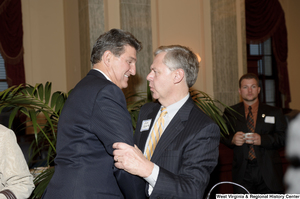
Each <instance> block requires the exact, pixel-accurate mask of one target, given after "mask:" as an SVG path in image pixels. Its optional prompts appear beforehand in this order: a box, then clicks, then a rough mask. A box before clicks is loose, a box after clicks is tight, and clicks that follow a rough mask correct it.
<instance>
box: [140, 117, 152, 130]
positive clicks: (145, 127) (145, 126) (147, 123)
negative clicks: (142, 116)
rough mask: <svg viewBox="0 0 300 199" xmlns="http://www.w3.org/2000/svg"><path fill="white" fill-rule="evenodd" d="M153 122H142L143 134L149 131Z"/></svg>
mask: <svg viewBox="0 0 300 199" xmlns="http://www.w3.org/2000/svg"><path fill="white" fill-rule="evenodd" d="M151 121H152V119H149V120H143V122H142V127H141V132H142V131H147V130H149V128H150V124H151Z"/></svg>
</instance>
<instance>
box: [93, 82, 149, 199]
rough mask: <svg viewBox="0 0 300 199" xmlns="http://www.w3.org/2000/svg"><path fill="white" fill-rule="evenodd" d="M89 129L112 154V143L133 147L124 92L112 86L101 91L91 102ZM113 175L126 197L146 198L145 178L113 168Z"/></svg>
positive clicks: (131, 198)
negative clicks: (92, 109) (90, 126)
mask: <svg viewBox="0 0 300 199" xmlns="http://www.w3.org/2000/svg"><path fill="white" fill-rule="evenodd" d="M94 110H95V111H94V112H93V116H92V120H93V121H92V122H91V124H92V125H93V127H92V132H94V133H95V134H96V135H97V136H98V138H99V140H100V141H101V142H102V143H103V144H104V146H105V148H106V151H107V152H108V153H109V154H110V155H112V153H113V148H112V145H113V144H114V143H115V142H124V143H127V144H129V145H131V146H133V129H132V125H131V118H130V115H129V113H128V110H127V108H126V100H125V97H124V94H123V92H122V91H121V90H120V89H119V88H118V87H117V86H115V85H110V86H107V87H105V88H104V89H102V90H101V93H99V94H98V98H97V100H96V102H95V105H94ZM113 170H114V175H115V178H116V180H117V183H118V185H119V187H120V190H121V191H122V193H123V195H124V197H125V198H130V199H135V198H136V199H140V198H144V197H145V193H144V187H145V183H144V180H143V179H142V178H140V177H137V176H134V175H131V174H129V173H127V172H126V171H124V170H120V169H117V168H115V167H114V168H113Z"/></svg>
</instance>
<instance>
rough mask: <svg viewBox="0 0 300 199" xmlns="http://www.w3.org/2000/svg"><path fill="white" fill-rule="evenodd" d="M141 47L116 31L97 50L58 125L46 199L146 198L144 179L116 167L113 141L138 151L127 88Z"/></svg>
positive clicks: (133, 73) (129, 37) (107, 33)
mask: <svg viewBox="0 0 300 199" xmlns="http://www.w3.org/2000/svg"><path fill="white" fill-rule="evenodd" d="M140 49H141V43H140V42H139V41H138V40H137V39H136V38H135V37H134V36H133V35H131V34H130V33H128V32H125V31H122V30H118V29H112V30H110V31H108V32H106V33H104V34H103V35H101V36H100V37H99V38H98V40H97V41H96V44H95V45H94V47H93V51H92V55H91V62H92V64H93V69H92V70H91V71H90V72H89V73H88V74H87V76H86V77H85V78H83V79H82V80H81V81H80V82H79V83H78V84H77V85H76V86H75V88H74V89H73V91H72V92H71V94H70V96H69V97H68V99H67V101H66V103H65V105H64V108H63V110H62V113H61V116H60V118H59V123H58V132H57V156H56V158H55V173H54V175H53V177H52V179H51V181H50V183H49V185H48V187H47V189H46V191H45V193H44V196H43V198H45V199H54V198H55V199H59V198H62V199H77V198H78V199H84V198H86V199H91V198H93V199H94V198H99V199H100V198H101V199H103V198H118V199H119V198H128V199H132V198H136V199H141V198H144V197H145V193H144V192H143V189H144V183H143V179H142V178H140V177H137V176H133V175H130V174H128V173H127V172H125V171H123V170H119V169H117V168H115V167H114V159H113V156H112V153H113V148H112V145H113V143H114V142H118V141H119V142H125V143H127V144H129V145H132V146H133V129H132V125H131V118H130V115H129V113H128V111H127V108H126V100H125V97H124V94H123V92H122V90H121V89H122V88H126V87H127V85H128V84H127V82H128V78H129V76H130V75H135V72H136V68H135V63H136V52H137V51H139V50H140Z"/></svg>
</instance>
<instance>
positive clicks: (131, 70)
mask: <svg viewBox="0 0 300 199" xmlns="http://www.w3.org/2000/svg"><path fill="white" fill-rule="evenodd" d="M130 74H131V75H135V74H136V66H135V64H132V66H131V67H130Z"/></svg>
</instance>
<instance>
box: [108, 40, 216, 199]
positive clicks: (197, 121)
mask: <svg viewBox="0 0 300 199" xmlns="http://www.w3.org/2000/svg"><path fill="white" fill-rule="evenodd" d="M150 69H151V72H150V73H149V74H148V76H147V80H148V81H149V86H150V90H151V92H152V96H153V98H154V99H157V100H158V102H159V103H148V104H146V105H144V106H143V107H142V108H141V111H140V114H139V119H138V122H137V127H136V132H135V135H134V140H135V144H136V145H137V147H138V148H140V149H141V151H143V152H141V151H140V150H139V149H138V148H137V147H135V148H134V147H132V146H130V145H127V144H124V143H120V142H119V143H115V144H114V145H113V147H114V148H115V149H116V150H115V151H114V159H115V161H116V163H115V165H116V167H118V168H120V169H124V170H125V171H128V172H129V173H132V174H134V175H138V176H141V177H143V178H144V179H145V180H146V194H147V196H148V197H149V198H182V199H187V198H189V199H191V198H195V199H199V198H203V194H204V191H205V188H206V187H207V185H208V182H209V179H210V173H211V172H212V171H213V169H214V167H215V166H216V164H217V162H218V154H219V150H218V146H219V139H220V130H219V127H218V126H217V125H216V124H215V123H214V122H213V121H212V120H211V119H210V118H209V117H208V116H207V115H206V114H205V113H204V112H203V111H202V110H201V109H200V108H199V107H197V106H196V105H195V103H194V101H193V99H192V98H191V96H190V94H189V88H190V87H191V86H192V85H193V84H194V83H195V82H196V79H197V75H198V70H199V62H198V59H197V57H196V55H195V54H194V53H193V52H192V51H191V50H190V49H188V48H186V47H183V46H179V45H174V46H162V47H160V48H158V49H157V51H156V52H155V58H154V61H153V64H152V65H151V67H150Z"/></svg>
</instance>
